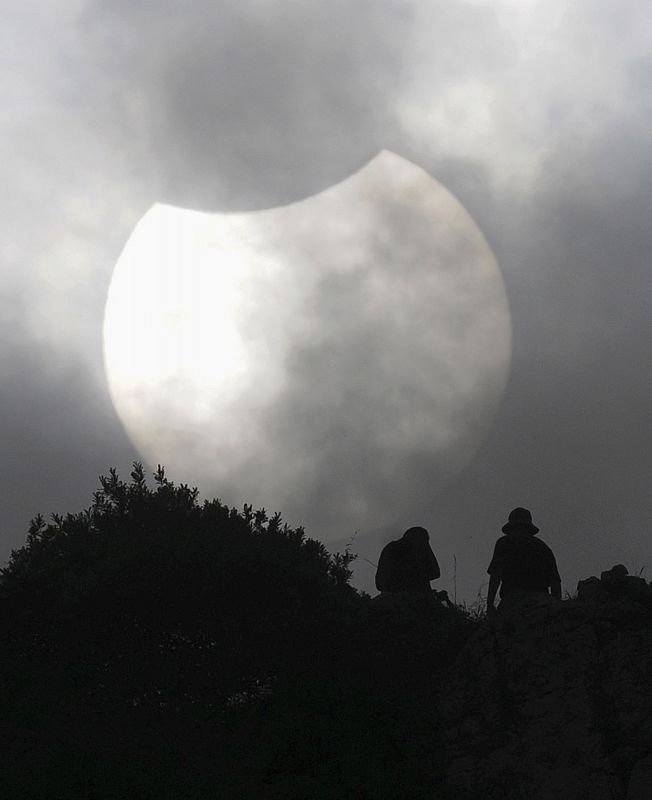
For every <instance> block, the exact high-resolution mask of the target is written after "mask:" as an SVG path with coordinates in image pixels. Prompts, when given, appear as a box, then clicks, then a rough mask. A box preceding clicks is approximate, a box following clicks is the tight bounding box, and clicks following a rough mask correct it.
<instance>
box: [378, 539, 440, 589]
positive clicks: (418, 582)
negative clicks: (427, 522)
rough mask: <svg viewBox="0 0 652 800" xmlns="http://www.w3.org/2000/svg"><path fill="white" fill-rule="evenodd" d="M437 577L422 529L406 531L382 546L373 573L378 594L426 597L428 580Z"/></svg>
mask: <svg viewBox="0 0 652 800" xmlns="http://www.w3.org/2000/svg"><path fill="white" fill-rule="evenodd" d="M440 575H441V572H440V570H439V564H438V563H437V559H436V558H435V554H434V553H433V552H432V548H431V547H430V535H429V533H428V531H427V530H426V529H425V528H420V527H415V528H408V530H406V531H405V533H404V534H403V536H401V538H400V539H398V540H397V541H394V542H389V543H388V544H386V545H385V547H383V549H382V552H381V554H380V559H379V561H378V569H377V570H376V588H377V589H378V591H379V592H382V593H385V592H389V593H396V592H411V593H414V594H429V593H430V581H433V580H436V579H437V578H438V577H439V576H440Z"/></svg>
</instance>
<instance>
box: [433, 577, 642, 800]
mask: <svg viewBox="0 0 652 800" xmlns="http://www.w3.org/2000/svg"><path fill="white" fill-rule="evenodd" d="M441 688H442V692H441V700H440V702H441V708H442V713H443V744H444V749H445V751H446V753H445V761H446V763H447V765H448V767H447V775H446V789H447V792H448V793H450V796H451V797H455V798H456V800H475V798H483V800H493V798H496V800H498V799H499V798H500V800H521V798H523V799H525V798H527V800H549V799H550V800H553V798H554V800H576V799H577V800H579V798H582V799H584V798H590V799H591V800H649V798H650V797H652V586H650V585H649V584H647V583H646V581H644V580H643V579H642V578H637V577H634V576H630V575H628V574H627V570H626V569H625V568H624V567H623V566H622V565H618V566H616V567H614V568H613V569H611V570H609V571H607V572H603V573H602V575H601V577H600V578H597V577H592V578H589V579H587V580H585V581H580V583H579V585H578V593H577V597H576V598H572V599H569V600H565V601H555V600H553V599H552V598H545V597H543V598H541V600H539V601H535V602H529V603H524V604H521V605H520V606H518V607H515V608H513V609H511V610H510V611H508V612H504V613H503V612H500V613H498V614H497V615H496V616H495V617H494V618H492V619H490V620H489V621H487V623H486V624H485V625H483V626H482V627H481V628H480V629H479V630H478V631H477V632H476V633H474V634H473V636H472V637H471V639H470V640H469V642H468V643H467V644H466V646H465V647H464V649H463V650H462V652H461V653H460V655H459V657H458V658H457V659H456V661H455V663H454V665H453V667H451V668H450V669H449V670H448V671H447V673H446V675H445V677H444V680H443V682H442V685H441Z"/></svg>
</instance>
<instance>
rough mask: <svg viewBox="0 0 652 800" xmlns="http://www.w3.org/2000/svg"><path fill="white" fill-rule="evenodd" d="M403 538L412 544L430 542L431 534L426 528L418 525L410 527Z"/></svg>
mask: <svg viewBox="0 0 652 800" xmlns="http://www.w3.org/2000/svg"><path fill="white" fill-rule="evenodd" d="M401 538H402V539H403V541H405V542H409V543H410V544H428V542H429V541H430V534H429V533H428V531H427V530H426V529H425V528H422V527H420V526H418V525H417V526H415V527H413V528H408V529H407V530H406V531H405V533H404V534H403V536H402V537H401Z"/></svg>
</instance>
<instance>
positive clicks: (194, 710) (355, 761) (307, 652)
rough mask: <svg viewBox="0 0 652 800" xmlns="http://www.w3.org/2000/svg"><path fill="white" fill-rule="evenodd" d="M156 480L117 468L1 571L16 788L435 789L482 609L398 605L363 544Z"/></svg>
mask: <svg viewBox="0 0 652 800" xmlns="http://www.w3.org/2000/svg"><path fill="white" fill-rule="evenodd" d="M154 480H155V488H154V489H151V488H149V487H148V485H147V483H146V480H145V474H144V471H143V468H142V465H140V464H138V463H136V464H134V468H133V471H132V473H131V482H130V483H124V482H123V481H121V480H120V479H119V477H118V475H117V474H116V472H115V470H110V472H109V475H108V477H102V478H100V482H101V488H100V490H99V491H97V492H96V493H95V495H94V499H93V503H92V505H91V507H90V508H89V509H87V510H86V511H83V512H81V513H78V514H68V515H66V516H56V515H53V517H52V520H51V522H49V523H46V522H45V520H44V519H43V518H42V517H40V516H38V517H36V518H35V519H34V520H33V521H32V523H31V525H30V528H29V533H28V536H27V542H26V544H25V546H24V547H22V548H21V549H19V550H16V551H14V552H13V553H12V555H11V558H10V560H9V562H8V564H7V566H6V567H5V568H4V569H3V570H2V573H1V578H0V614H1V618H0V634H1V643H2V648H3V655H4V661H3V666H2V668H1V673H0V679H1V686H2V690H1V691H2V702H3V708H4V709H5V712H4V713H5V719H6V724H5V725H4V726H3V731H4V733H2V734H0V746H1V747H2V751H3V753H4V754H5V756H6V768H5V770H4V772H5V775H4V785H5V795H6V796H16V797H34V798H39V797H43V798H50V797H57V796H61V797H67V798H74V797H96V798H104V797H107V798H108V797H114V796H123V797H143V798H145V797H156V798H166V797H170V798H193V797H206V796H208V795H209V794H210V793H216V792H219V793H220V796H221V797H248V796H252V797H253V796H265V797H283V798H292V797H296V798H299V797H308V796H310V797H314V798H321V797H332V796H348V795H349V794H356V796H359V797H365V796H368V797H375V798H384V797H387V798H401V797H421V796H431V795H432V789H433V787H434V786H435V784H436V783H437V779H438V777H437V769H436V768H435V766H431V767H429V768H428V769H424V768H423V764H422V761H423V752H424V749H427V750H430V751H432V749H433V746H434V743H435V739H436V714H433V709H434V708H435V707H436V698H435V695H434V692H435V689H434V682H433V674H434V672H436V670H437V669H439V668H440V667H441V666H442V665H443V664H444V663H445V662H446V660H447V659H450V657H452V656H453V655H454V654H455V652H457V651H458V650H459V648H460V646H461V644H462V643H463V641H464V640H465V639H466V637H467V635H468V633H469V631H470V628H471V627H472V624H471V622H470V621H469V619H468V616H467V615H465V614H463V613H462V612H460V611H459V610H457V609H455V610H450V609H444V608H443V607H442V606H441V605H439V604H438V603H436V602H433V601H431V600H430V598H417V599H415V600H413V601H411V602H410V603H409V604H407V605H404V606H400V607H398V608H397V609H395V610H394V611H390V612H389V613H388V610H387V609H383V608H381V607H379V606H378V604H374V602H373V601H371V600H370V598H369V597H368V596H366V595H363V594H360V593H358V592H357V591H356V590H354V589H353V588H352V587H351V586H350V585H349V579H350V576H351V569H350V564H351V561H352V559H353V558H354V556H353V555H352V554H351V553H350V552H345V553H335V554H333V555H331V554H329V553H328V552H327V551H326V549H325V548H324V546H323V545H322V544H321V543H319V542H317V541H315V540H312V539H310V538H307V537H306V535H305V533H304V531H303V529H302V528H291V527H289V526H288V525H286V524H284V523H283V522H282V520H281V517H280V515H278V514H275V515H273V516H271V517H269V516H268V515H267V514H266V512H265V511H264V510H262V509H261V510H258V511H254V510H253V508H252V506H250V505H245V506H244V509H243V510H242V511H237V510H235V509H230V508H228V507H227V506H225V505H223V504H222V503H221V502H220V501H219V500H211V501H204V502H203V503H200V502H199V501H198V497H197V491H196V490H195V489H191V488H189V487H188V486H186V485H183V484H182V485H179V486H177V485H175V484H173V483H172V482H171V481H169V480H168V479H167V478H166V476H165V473H164V471H163V469H162V468H160V467H159V469H158V470H157V472H156V473H155V475H154ZM433 632H436V635H433ZM431 760H432V759H431ZM433 764H434V762H433ZM429 793H430V795H429Z"/></svg>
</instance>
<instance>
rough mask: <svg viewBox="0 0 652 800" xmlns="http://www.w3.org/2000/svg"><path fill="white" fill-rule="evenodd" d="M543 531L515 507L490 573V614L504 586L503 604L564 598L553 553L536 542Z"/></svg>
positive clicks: (491, 564) (488, 606)
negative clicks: (519, 599)
mask: <svg viewBox="0 0 652 800" xmlns="http://www.w3.org/2000/svg"><path fill="white" fill-rule="evenodd" d="M538 532H539V529H538V528H537V527H536V525H533V524H532V515H531V514H530V512H529V511H528V510H527V509H526V508H515V509H514V510H513V511H512V512H510V515H509V520H508V522H507V524H506V525H504V526H503V533H504V534H505V535H504V536H501V538H500V539H498V541H497V542H496V545H495V547H494V554H493V558H492V559H491V563H490V564H489V568H488V569H487V572H488V573H489V575H490V578H489V591H488V593H487V612H488V613H492V612H493V611H494V610H495V609H494V599H495V596H496V592H497V591H498V588H499V587H500V597H501V605H502V601H504V600H506V599H507V600H512V599H515V598H517V597H523V596H528V595H530V596H532V595H548V594H552V596H553V597H557V598H561V579H560V577H559V572H558V570H557V562H556V560H555V556H554V554H553V552H552V550H551V549H550V548H549V547H548V545H547V544H545V542H542V541H541V540H540V539H536V538H535V535H536V534H537V533H538Z"/></svg>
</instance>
